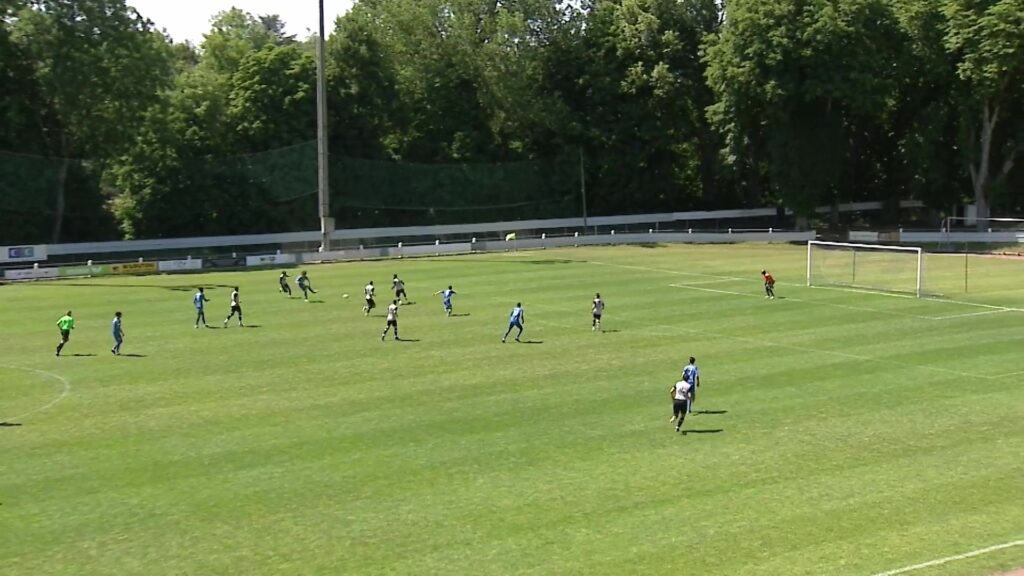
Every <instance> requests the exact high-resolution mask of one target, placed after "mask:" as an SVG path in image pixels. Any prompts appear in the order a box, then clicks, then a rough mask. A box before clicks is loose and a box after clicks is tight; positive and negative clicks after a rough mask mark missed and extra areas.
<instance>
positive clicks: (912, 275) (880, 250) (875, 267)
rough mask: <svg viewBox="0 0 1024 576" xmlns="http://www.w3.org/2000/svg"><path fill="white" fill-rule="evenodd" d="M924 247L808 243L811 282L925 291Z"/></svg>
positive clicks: (814, 241)
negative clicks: (922, 248)
mask: <svg viewBox="0 0 1024 576" xmlns="http://www.w3.org/2000/svg"><path fill="white" fill-rule="evenodd" d="M923 262H924V259H923V258H922V251H921V249H920V248H917V247H908V246H877V245H873V244H849V243H845V242H821V241H818V240H811V241H810V242H808V243H807V285H808V286H843V287H848V288H860V289H864V290H878V291H882V292H897V293H904V294H913V295H915V296H917V297H919V298H920V297H921V296H922V295H923V285H922V283H923V280H924V275H923V274H924V270H923V269H922V266H923Z"/></svg>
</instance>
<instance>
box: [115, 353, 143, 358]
mask: <svg viewBox="0 0 1024 576" xmlns="http://www.w3.org/2000/svg"><path fill="white" fill-rule="evenodd" d="M118 356H124V357H125V358H145V357H146V355H145V354H118Z"/></svg>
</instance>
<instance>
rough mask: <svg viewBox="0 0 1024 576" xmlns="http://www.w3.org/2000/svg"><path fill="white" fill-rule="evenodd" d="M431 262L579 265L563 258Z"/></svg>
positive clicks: (436, 260)
mask: <svg viewBox="0 0 1024 576" xmlns="http://www.w3.org/2000/svg"><path fill="white" fill-rule="evenodd" d="M430 261H431V262H446V263H447V262H459V263H475V262H495V263H501V264H541V265H544V264H579V263H580V261H579V260H567V259H565V258H552V259H550V260H536V259H534V260H505V259H503V258H431V259H430Z"/></svg>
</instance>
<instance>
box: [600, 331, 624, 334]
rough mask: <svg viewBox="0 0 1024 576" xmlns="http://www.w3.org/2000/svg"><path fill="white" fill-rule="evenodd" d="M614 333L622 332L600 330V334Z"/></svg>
mask: <svg viewBox="0 0 1024 576" xmlns="http://www.w3.org/2000/svg"><path fill="white" fill-rule="evenodd" d="M616 332H622V330H601V333H602V334H615V333H616Z"/></svg>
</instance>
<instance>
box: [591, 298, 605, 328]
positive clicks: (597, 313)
mask: <svg viewBox="0 0 1024 576" xmlns="http://www.w3.org/2000/svg"><path fill="white" fill-rule="evenodd" d="M590 312H591V313H592V314H593V315H594V320H593V322H592V323H591V325H590V329H591V330H600V329H601V315H602V314H604V300H601V294H600V293H597V294H594V302H593V306H592V307H591V309H590Z"/></svg>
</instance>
